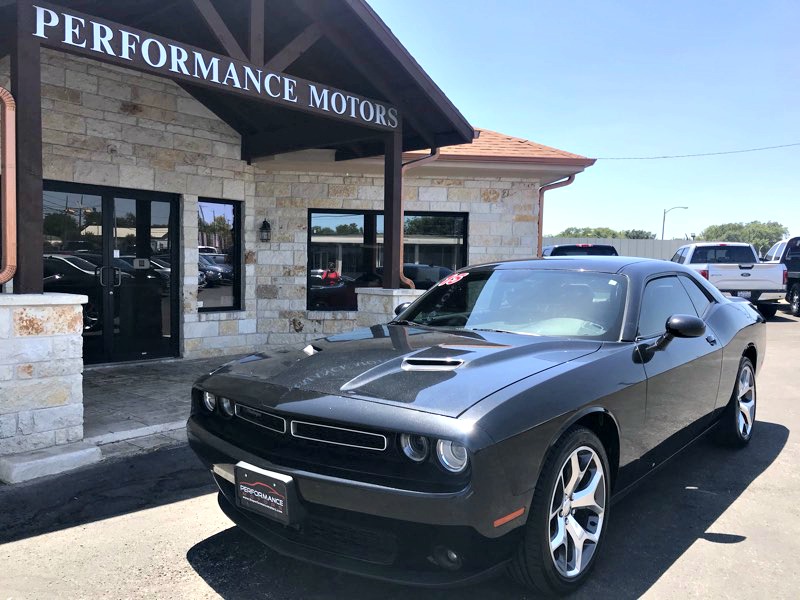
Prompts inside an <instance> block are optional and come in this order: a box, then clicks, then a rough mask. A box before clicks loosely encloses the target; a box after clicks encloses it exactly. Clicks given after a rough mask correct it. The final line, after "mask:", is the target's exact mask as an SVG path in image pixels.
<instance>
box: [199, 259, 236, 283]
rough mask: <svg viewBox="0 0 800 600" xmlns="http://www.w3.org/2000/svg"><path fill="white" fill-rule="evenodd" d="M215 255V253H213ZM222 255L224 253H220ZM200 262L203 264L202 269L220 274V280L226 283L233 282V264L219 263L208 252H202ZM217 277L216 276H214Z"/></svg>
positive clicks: (206, 272) (205, 271)
mask: <svg viewBox="0 0 800 600" xmlns="http://www.w3.org/2000/svg"><path fill="white" fill-rule="evenodd" d="M211 256H215V255H211ZM219 256H222V255H219ZM199 262H200V264H201V265H202V271H203V272H204V273H205V274H206V275H208V274H209V272H214V273H217V274H218V275H219V279H218V281H219V282H221V283H225V284H232V283H233V266H232V265H229V264H226V263H224V262H223V263H219V262H217V261H216V260H215V259H214V258H211V257H210V256H209V255H208V254H200V255H199ZM214 279H216V278H214Z"/></svg>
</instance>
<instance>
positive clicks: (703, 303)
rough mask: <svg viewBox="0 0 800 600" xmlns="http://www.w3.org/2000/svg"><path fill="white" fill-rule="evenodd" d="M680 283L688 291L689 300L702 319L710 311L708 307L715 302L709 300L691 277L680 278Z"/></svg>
mask: <svg viewBox="0 0 800 600" xmlns="http://www.w3.org/2000/svg"><path fill="white" fill-rule="evenodd" d="M680 282H681V283H682V284H683V287H684V289H686V293H687V294H689V298H690V299H691V301H692V304H693V305H694V308H695V310H696V311H697V314H698V315H700V316H701V317H702V316H703V315H704V314H705V312H706V311H707V310H708V307H709V306H711V305H712V304H713V301H712V300H709V298H708V296H707V295H706V293H705V292H704V291H703V290H702V289H700V286H699V285H697V282H695V281H694V279H692V278H690V277H680Z"/></svg>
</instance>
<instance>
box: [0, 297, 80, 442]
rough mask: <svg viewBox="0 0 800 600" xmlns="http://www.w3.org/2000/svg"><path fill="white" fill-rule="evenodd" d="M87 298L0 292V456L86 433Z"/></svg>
mask: <svg viewBox="0 0 800 600" xmlns="http://www.w3.org/2000/svg"><path fill="white" fill-rule="evenodd" d="M86 301H87V298H86V296H76V295H69V294H44V295H41V296H38V295H36V296H34V295H26V294H22V295H11V294H0V456H3V455H9V454H16V453H20V452H29V451H32V450H39V449H42V448H49V447H52V446H59V445H63V444H68V443H71V442H78V441H80V440H82V439H83V388H82V382H83V376H82V373H83V358H82V356H83V340H82V339H81V333H82V331H83V313H82V308H81V304H82V303H84V302H86Z"/></svg>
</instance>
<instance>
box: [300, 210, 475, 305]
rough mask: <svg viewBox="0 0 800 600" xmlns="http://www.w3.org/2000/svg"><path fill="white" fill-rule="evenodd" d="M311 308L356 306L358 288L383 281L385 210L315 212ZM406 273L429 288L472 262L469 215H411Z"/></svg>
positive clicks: (408, 216)
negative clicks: (468, 262) (469, 241)
mask: <svg viewBox="0 0 800 600" xmlns="http://www.w3.org/2000/svg"><path fill="white" fill-rule="evenodd" d="M308 221H309V225H308V309H309V310H356V309H357V308H358V303H357V301H356V292H355V290H356V288H359V287H381V286H382V285H383V214H382V213H379V212H377V211H328V210H325V211H323V210H314V211H309V215H308ZM404 236H405V238H404V260H405V265H404V269H403V270H404V274H405V276H406V277H408V278H409V279H411V280H412V281H413V282H414V286H415V287H416V288H417V289H428V288H430V287H431V286H432V285H434V284H435V283H436V282H437V281H439V280H440V279H442V278H444V277H446V276H447V275H449V274H450V273H452V272H453V271H455V270H456V269H460V268H461V267H464V266H466V264H467V215H466V214H465V213H406V216H405V221H404Z"/></svg>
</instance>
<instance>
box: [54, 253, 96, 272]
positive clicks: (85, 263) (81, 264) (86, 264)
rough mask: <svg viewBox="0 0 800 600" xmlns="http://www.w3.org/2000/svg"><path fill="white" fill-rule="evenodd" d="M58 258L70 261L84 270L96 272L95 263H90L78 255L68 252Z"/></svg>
mask: <svg viewBox="0 0 800 600" xmlns="http://www.w3.org/2000/svg"><path fill="white" fill-rule="evenodd" d="M58 258H60V259H61V260H65V261H67V262H68V263H70V264H72V265H74V266H76V267H78V268H79V269H80V270H82V271H86V272H88V273H94V271H95V269H96V268H97V266H96V265H95V264H93V263H90V262H89V261H88V260H84V259H82V258H78V257H77V256H71V255H68V254H64V255H60V256H59V257H58Z"/></svg>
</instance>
